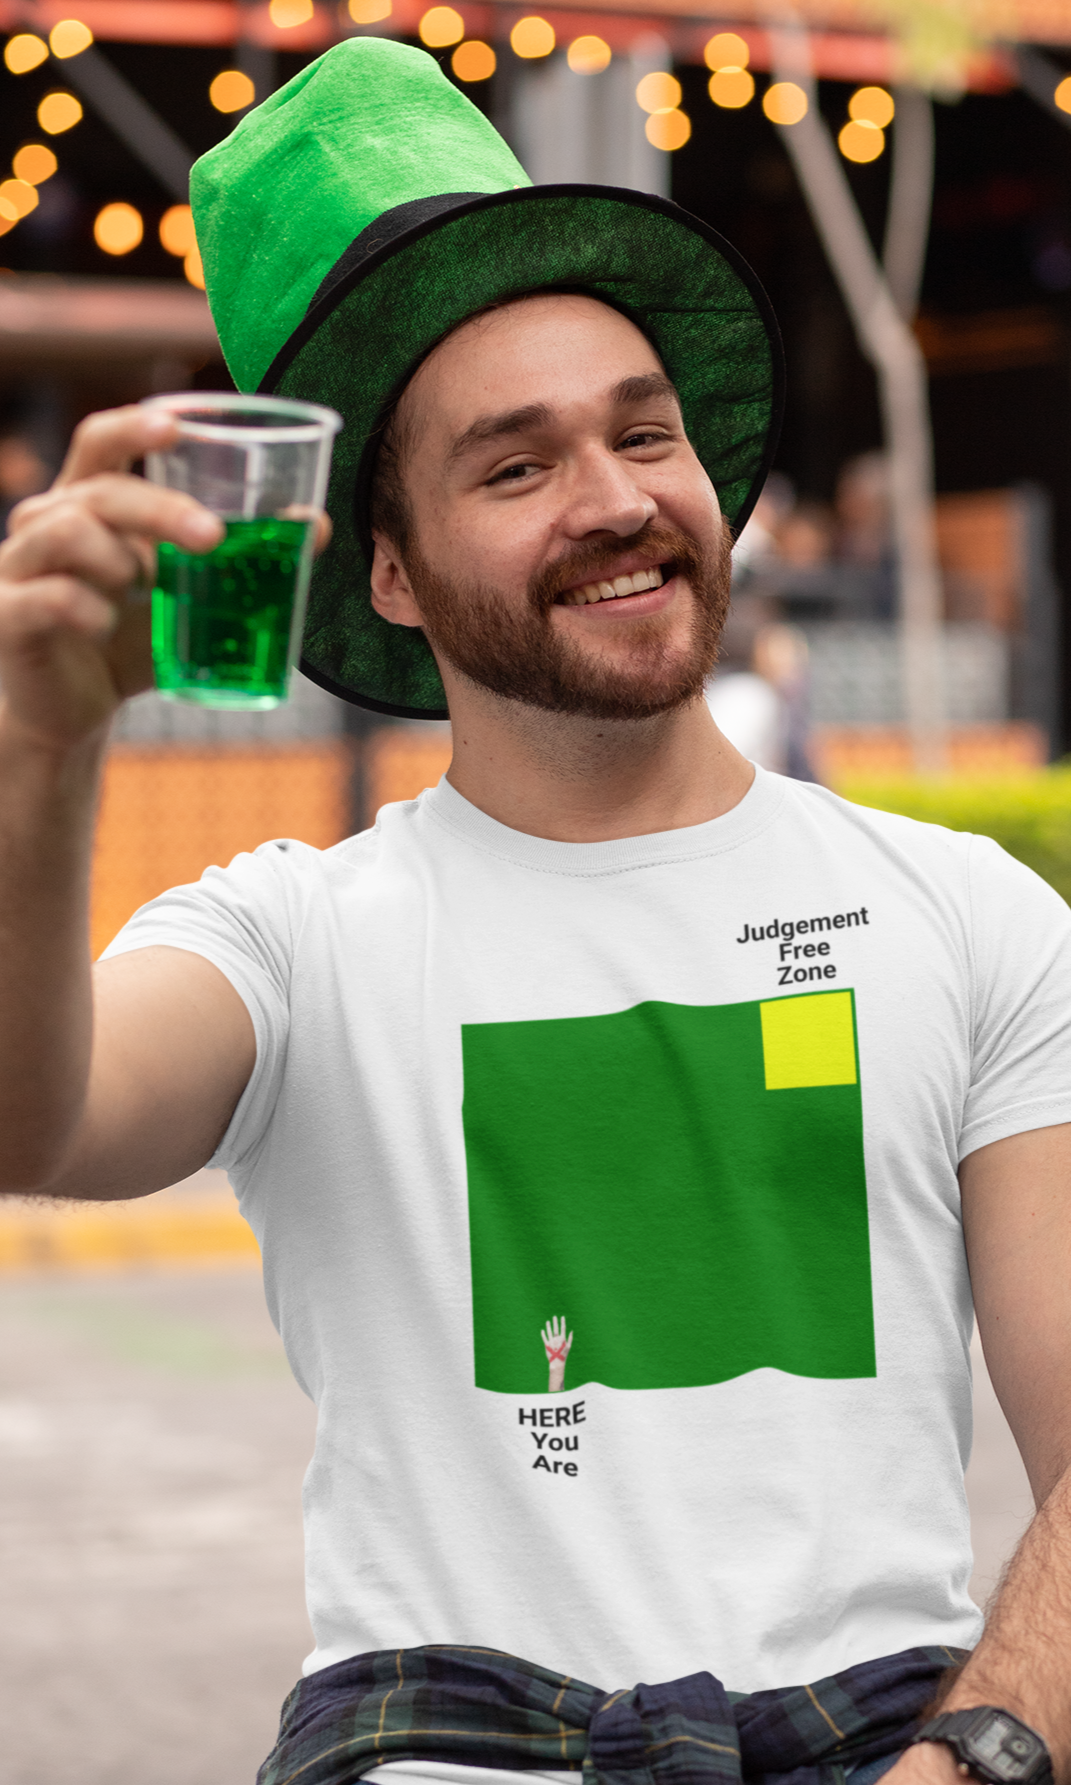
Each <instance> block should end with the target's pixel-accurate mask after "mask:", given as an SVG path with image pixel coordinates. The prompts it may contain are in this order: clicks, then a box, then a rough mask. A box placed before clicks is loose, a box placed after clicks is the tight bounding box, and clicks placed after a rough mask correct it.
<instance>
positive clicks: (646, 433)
mask: <svg viewBox="0 0 1071 1785" xmlns="http://www.w3.org/2000/svg"><path fill="white" fill-rule="evenodd" d="M668 443H669V435H668V434H665V433H663V432H662V430H661V429H660V428H637V429H636V430H635V432H634V433H632V434H626V435H625V437H624V439H623V440H620V441H619V442H618V446H619V448H633V449H635V448H636V447H644V446H665V445H668Z"/></svg>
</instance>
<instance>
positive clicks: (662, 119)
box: [643, 111, 692, 149]
mask: <svg viewBox="0 0 1071 1785" xmlns="http://www.w3.org/2000/svg"><path fill="white" fill-rule="evenodd" d="M643 128H644V132H645V134H646V137H647V141H648V142H649V143H653V144H654V146H655V148H656V149H683V147H684V145H685V143H686V142H687V141H688V138H689V137H690V136H691V134H692V120H691V118H690V117H689V116H688V114H687V112H676V111H674V112H654V113H653V114H652V116H651V117H649V118H648V120H647V122H646V124H645V125H644V127H643Z"/></svg>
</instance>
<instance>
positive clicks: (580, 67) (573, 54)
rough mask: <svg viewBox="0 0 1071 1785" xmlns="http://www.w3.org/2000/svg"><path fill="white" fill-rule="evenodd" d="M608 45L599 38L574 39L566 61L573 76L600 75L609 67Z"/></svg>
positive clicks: (609, 54) (609, 52)
mask: <svg viewBox="0 0 1071 1785" xmlns="http://www.w3.org/2000/svg"><path fill="white" fill-rule="evenodd" d="M610 56H611V51H610V45H609V44H608V43H605V42H604V41H603V39H602V38H601V37H574V38H573V41H572V43H571V44H570V45H569V48H568V50H567V52H566V58H565V59H566V61H567V62H568V64H569V66H570V68H571V69H572V71H573V73H574V74H601V73H602V71H603V69H604V68H609V66H610Z"/></svg>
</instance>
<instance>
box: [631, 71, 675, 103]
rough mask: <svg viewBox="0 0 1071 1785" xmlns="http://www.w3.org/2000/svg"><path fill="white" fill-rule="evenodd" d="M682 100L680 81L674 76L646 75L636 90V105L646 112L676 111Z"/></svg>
mask: <svg viewBox="0 0 1071 1785" xmlns="http://www.w3.org/2000/svg"><path fill="white" fill-rule="evenodd" d="M681 98H682V94H681V84H680V81H679V80H677V79H676V77H675V76H674V75H672V74H661V73H656V74H645V75H644V77H643V79H642V81H640V83H639V85H638V87H637V88H636V104H637V105H638V106H639V107H640V108H641V110H642V111H645V112H671V111H675V110H676V108H677V106H678V105H679V104H680V102H681Z"/></svg>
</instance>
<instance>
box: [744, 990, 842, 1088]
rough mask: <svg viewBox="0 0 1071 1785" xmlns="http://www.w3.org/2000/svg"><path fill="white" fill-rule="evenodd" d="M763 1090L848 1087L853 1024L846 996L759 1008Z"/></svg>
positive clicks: (773, 1003) (812, 997) (819, 995)
mask: <svg viewBox="0 0 1071 1785" xmlns="http://www.w3.org/2000/svg"><path fill="white" fill-rule="evenodd" d="M759 1016H760V1018H761V1021H762V1056H763V1064H764V1065H765V1068H766V1089H767V1090H768V1091H791V1090H798V1089H800V1088H802V1087H803V1086H805V1085H854V1084H855V1082H856V1070H855V1025H854V1023H853V1021H852V995H851V993H850V992H814V993H811V994H808V995H805V996H803V997H800V998H776V999H772V1000H771V1001H770V1002H769V1003H768V1004H760V1005H759Z"/></svg>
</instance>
